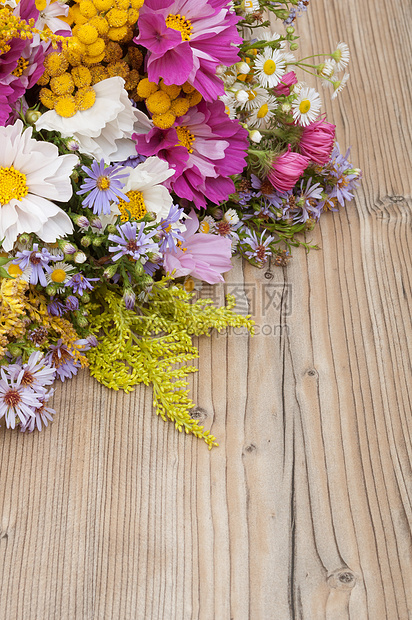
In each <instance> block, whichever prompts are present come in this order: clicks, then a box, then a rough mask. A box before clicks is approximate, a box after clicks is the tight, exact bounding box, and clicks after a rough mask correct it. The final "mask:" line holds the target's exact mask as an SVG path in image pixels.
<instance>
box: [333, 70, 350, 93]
mask: <svg viewBox="0 0 412 620" xmlns="http://www.w3.org/2000/svg"><path fill="white" fill-rule="evenodd" d="M349 75H350V74H349V73H345V75H344V76H343V78H342V79H341V80H336V81H334V82H332V86H333V94H332V99H335V98H336V97H337V96H338V95H339V93H340V92H342V90H343V89H344V88H345V86H346V83H347V81H348V80H349Z"/></svg>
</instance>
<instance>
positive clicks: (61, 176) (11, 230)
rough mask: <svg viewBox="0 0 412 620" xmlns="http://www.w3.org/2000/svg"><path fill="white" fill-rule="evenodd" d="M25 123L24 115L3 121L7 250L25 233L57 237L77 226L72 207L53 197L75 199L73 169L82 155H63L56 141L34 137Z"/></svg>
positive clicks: (0, 228)
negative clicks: (66, 209)
mask: <svg viewBox="0 0 412 620" xmlns="http://www.w3.org/2000/svg"><path fill="white" fill-rule="evenodd" d="M22 129H23V123H22V121H21V120H17V121H16V122H15V123H14V125H9V126H8V127H0V144H1V148H0V241H1V240H2V239H4V241H3V249H4V250H5V251H6V252H9V251H11V249H12V248H13V244H14V242H15V241H16V239H17V237H18V235H20V234H22V233H31V232H33V233H35V234H36V235H37V236H38V237H40V239H42V240H43V241H45V242H46V243H54V242H55V241H56V239H58V238H59V237H64V236H65V235H68V234H70V233H71V232H72V231H73V224H72V221H71V219H70V218H69V216H68V215H67V213H65V212H64V211H62V209H60V207H58V206H57V205H56V204H54V202H52V200H57V201H59V202H67V201H68V200H70V198H71V196H72V193H73V190H72V185H71V182H70V175H71V173H72V171H73V168H74V166H75V165H76V164H77V163H78V161H79V159H78V157H77V156H76V155H59V151H58V148H57V146H55V145H54V144H51V143H50V142H38V141H37V140H33V138H32V137H31V135H32V131H33V130H32V128H31V127H30V128H28V129H26V131H24V133H22Z"/></svg>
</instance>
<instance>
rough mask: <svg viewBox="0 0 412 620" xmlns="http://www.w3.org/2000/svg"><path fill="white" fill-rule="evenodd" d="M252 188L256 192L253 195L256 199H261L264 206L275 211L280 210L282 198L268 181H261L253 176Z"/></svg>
mask: <svg viewBox="0 0 412 620" xmlns="http://www.w3.org/2000/svg"><path fill="white" fill-rule="evenodd" d="M251 181H252V187H253V189H256V190H257V192H256V193H255V194H254V196H255V197H256V198H263V200H264V202H265V205H268V204H269V205H271V206H272V207H275V209H282V206H283V203H282V196H281V194H279V192H278V191H276V190H275V188H274V187H273V185H272V183H271V182H270V181H269V180H268V179H264V180H263V181H262V180H261V179H259V177H257V176H256V175H255V174H252V175H251Z"/></svg>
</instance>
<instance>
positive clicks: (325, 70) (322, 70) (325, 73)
mask: <svg viewBox="0 0 412 620" xmlns="http://www.w3.org/2000/svg"><path fill="white" fill-rule="evenodd" d="M335 70H336V64H335V63H334V61H333V60H329V59H326V60H325V62H323V63H322V64H321V65H319V68H318V75H319V76H320V77H321V78H331V77H332V75H333V74H334V73H335Z"/></svg>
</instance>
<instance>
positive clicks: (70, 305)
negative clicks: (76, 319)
mask: <svg viewBox="0 0 412 620" xmlns="http://www.w3.org/2000/svg"><path fill="white" fill-rule="evenodd" d="M66 308H67V309H68V310H70V311H71V312H75V311H76V310H78V309H79V300H78V299H77V297H75V296H74V295H69V296H68V297H66Z"/></svg>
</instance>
